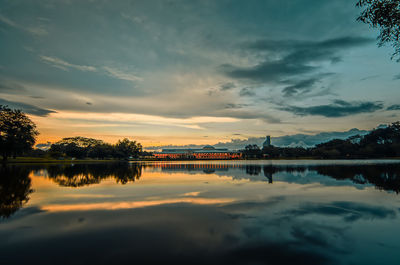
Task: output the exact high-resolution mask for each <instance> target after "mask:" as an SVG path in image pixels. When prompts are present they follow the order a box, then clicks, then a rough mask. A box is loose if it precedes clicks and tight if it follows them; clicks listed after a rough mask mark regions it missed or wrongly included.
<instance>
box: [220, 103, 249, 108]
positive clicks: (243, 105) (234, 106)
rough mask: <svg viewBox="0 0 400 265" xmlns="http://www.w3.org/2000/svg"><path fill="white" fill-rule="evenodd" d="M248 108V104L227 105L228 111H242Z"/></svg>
mask: <svg viewBox="0 0 400 265" xmlns="http://www.w3.org/2000/svg"><path fill="white" fill-rule="evenodd" d="M245 106H247V104H235V103H228V104H226V105H225V108H226V109H241V108H243V107H245Z"/></svg>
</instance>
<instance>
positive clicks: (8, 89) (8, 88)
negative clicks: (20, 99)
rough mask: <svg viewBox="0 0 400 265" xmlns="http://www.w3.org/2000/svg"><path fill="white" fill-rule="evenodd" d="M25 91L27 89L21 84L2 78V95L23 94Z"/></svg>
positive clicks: (0, 88)
mask: <svg viewBox="0 0 400 265" xmlns="http://www.w3.org/2000/svg"><path fill="white" fill-rule="evenodd" d="M23 91H25V88H24V87H23V86H21V85H20V84H17V83H15V82H13V81H10V80H7V79H3V78H0V93H4V92H5V93H10V94H14V93H21V92H23Z"/></svg>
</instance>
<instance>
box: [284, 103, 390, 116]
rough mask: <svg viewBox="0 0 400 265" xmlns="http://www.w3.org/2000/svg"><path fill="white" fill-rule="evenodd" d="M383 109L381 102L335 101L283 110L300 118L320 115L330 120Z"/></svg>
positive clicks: (289, 107) (287, 107) (290, 107)
mask: <svg viewBox="0 0 400 265" xmlns="http://www.w3.org/2000/svg"><path fill="white" fill-rule="evenodd" d="M382 108H383V104H382V103H380V102H347V101H344V100H335V101H333V103H332V104H328V105H318V106H312V107H297V106H286V107H282V108H280V109H281V110H284V111H288V112H292V113H294V114H296V115H299V116H308V115H319V116H324V117H329V118H336V117H345V116H350V115H355V114H359V113H371V112H375V111H377V110H380V109H382Z"/></svg>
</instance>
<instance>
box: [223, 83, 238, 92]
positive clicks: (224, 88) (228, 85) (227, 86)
mask: <svg viewBox="0 0 400 265" xmlns="http://www.w3.org/2000/svg"><path fill="white" fill-rule="evenodd" d="M235 87H236V85H235V84H234V83H232V82H229V83H225V84H222V85H221V86H220V87H219V88H220V90H222V91H225V90H230V89H232V88H235Z"/></svg>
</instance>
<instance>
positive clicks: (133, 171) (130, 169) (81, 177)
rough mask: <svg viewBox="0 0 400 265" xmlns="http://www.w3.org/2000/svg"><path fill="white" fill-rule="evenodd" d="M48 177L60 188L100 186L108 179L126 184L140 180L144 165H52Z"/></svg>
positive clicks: (48, 170) (48, 169)
mask: <svg viewBox="0 0 400 265" xmlns="http://www.w3.org/2000/svg"><path fill="white" fill-rule="evenodd" d="M47 172H48V176H49V178H50V179H52V180H53V181H54V182H56V183H58V184H59V185H60V186H66V187H81V186H86V185H91V184H98V183H100V182H101V181H102V180H104V179H107V178H114V179H115V180H116V182H117V183H121V184H126V183H128V182H131V181H135V180H136V179H139V178H140V176H141V175H142V165H139V164H129V163H105V164H76V165H52V166H49V167H48V168H47Z"/></svg>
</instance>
